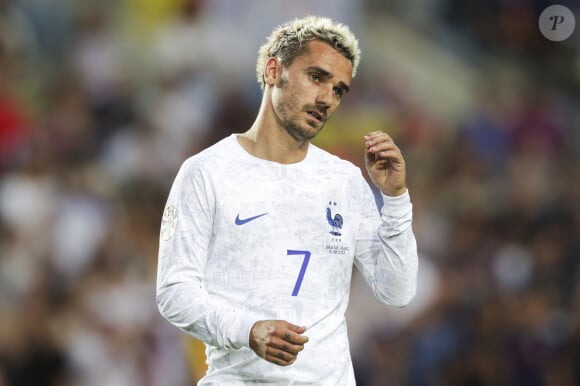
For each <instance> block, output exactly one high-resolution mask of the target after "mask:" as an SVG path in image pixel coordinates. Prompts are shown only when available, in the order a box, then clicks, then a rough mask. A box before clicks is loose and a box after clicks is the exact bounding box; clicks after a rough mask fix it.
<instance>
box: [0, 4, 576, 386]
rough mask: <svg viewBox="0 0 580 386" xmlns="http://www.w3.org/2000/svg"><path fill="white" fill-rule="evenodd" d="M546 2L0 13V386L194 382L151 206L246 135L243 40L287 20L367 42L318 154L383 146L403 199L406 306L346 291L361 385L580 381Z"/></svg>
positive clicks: (567, 68)
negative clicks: (410, 209) (167, 302)
mask: <svg viewBox="0 0 580 386" xmlns="http://www.w3.org/2000/svg"><path fill="white" fill-rule="evenodd" d="M560 3H561V4H566V2H565V1H562V2H560ZM468 4H469V5H468ZM547 5H549V3H548V2H543V1H539V0H537V1H531V0H529V1H525V0H521V1H507V0H489V1H474V2H461V1H458V0H430V1H392V2H382V1H378V0H366V1H354V0H353V1H349V0H337V1H332V0H320V1H317V2H315V3H313V2H308V1H298V0H297V1H292V2H285V1H284V2H282V1H280V2H276V1H268V2H263V1H259V0H252V1H250V0H248V1H234V0H163V1H162V0H148V1H142V0H122V1H115V0H101V1H96V0H95V1H89V2H78V1H75V0H62V1H48V2H47V1H42V0H0V386H43V385H47V386H73V385H74V386H76V385H78V386H93V385H95V386H96V385H99V386H161V385H163V386H166V385H171V386H191V385H194V384H195V381H196V379H197V378H198V377H199V376H200V373H201V372H203V371H204V363H203V360H204V358H203V352H200V349H199V342H196V341H194V340H193V339H192V338H190V337H187V336H185V334H183V333H181V332H179V331H178V330H177V329H176V328H175V327H173V326H171V325H169V323H168V322H166V321H164V320H163V319H162V318H161V317H160V316H159V314H158V312H157V308H156V305H155V277H156V263H157V261H156V259H157V246H158V235H159V226H160V220H161V214H162V210H163V206H164V204H165V199H166V196H167V193H168V191H169V188H170V185H171V182H172V181H173V178H174V176H175V174H176V172H177V169H178V168H179V165H180V164H181V162H182V161H183V160H184V159H185V158H187V157H188V156H189V155H192V154H194V153H196V152H197V151H199V150H201V149H202V148H204V147H206V146H208V145H210V144H212V143H214V142H216V141H217V140H219V139H221V138H223V137H224V136H227V135H229V134H230V133H232V132H242V131H244V130H246V129H247V128H248V127H249V125H250V124H251V123H252V121H253V118H254V116H255V114H256V110H257V107H258V104H259V99H260V96H261V93H260V90H259V87H258V85H257V83H256V81H255V75H254V74H255V70H254V63H255V58H256V54H257V50H258V48H259V46H260V45H261V44H262V43H263V41H264V39H265V36H267V35H268V34H269V32H270V31H271V29H272V28H273V27H274V26H276V25H278V24H280V23H281V22H283V21H285V20H287V19H289V18H293V17H299V16H304V15H306V14H318V15H325V16H329V17H332V18H335V19H337V20H339V21H342V22H345V23H347V24H349V25H350V26H351V27H352V29H353V31H354V32H355V33H356V34H357V35H358V36H359V39H360V41H361V46H362V50H363V59H362V63H361V69H360V71H359V74H358V75H357V77H356V78H355V79H354V81H353V91H352V92H351V93H350V94H349V96H348V97H347V98H346V99H345V101H344V105H343V106H342V107H341V110H339V112H337V114H336V116H335V117H333V119H332V120H331V121H330V122H329V123H328V125H327V127H326V128H325V130H324V131H323V133H321V135H320V136H319V137H318V138H317V139H316V143H317V144H318V145H319V146H321V147H324V148H326V149H328V150H330V151H332V152H334V153H337V154H339V155H341V156H342V157H344V158H346V159H350V160H351V161H352V162H354V163H356V164H358V165H359V166H361V167H362V166H363V165H362V162H361V161H362V135H363V134H364V133H365V132H367V131H371V130H376V129H383V130H386V131H388V132H390V133H392V135H393V136H394V137H395V138H396V140H397V142H398V143H399V145H400V146H401V148H402V149H403V152H404V154H405V156H406V160H407V163H408V170H409V172H408V184H409V189H410V192H411V196H412V200H413V204H414V215H415V220H414V229H415V233H416V236H417V240H418V247H419V253H420V274H419V288H418V294H417V297H416V299H415V300H414V302H413V303H412V304H411V305H410V306H409V307H407V308H405V309H393V308H388V307H384V306H382V305H380V304H378V303H377V302H376V301H375V300H374V299H372V295H371V293H370V290H368V289H367V288H366V287H365V284H364V283H363V282H362V280H361V278H360V276H359V275H358V274H357V273H356V272H355V274H354V276H353V288H352V294H351V306H350V309H349V311H348V314H347V318H348V319H349V332H350V336H351V351H352V355H353V361H354V365H355V371H356V374H357V381H358V384H359V385H361V386H383V385H385V386H387V385H394V386H397V385H409V386H445V385H450V386H455V385H457V386H479V385H494V386H495V385H515V386H569V385H580V269H579V265H580V183H579V181H580V110H579V109H578V108H577V106H578V105H579V104H580V103H579V102H580V66H578V63H580V43H578V42H580V34H579V33H578V31H576V32H575V33H574V34H573V35H572V36H571V37H570V38H569V39H568V40H567V41H565V42H559V43H556V42H551V41H548V40H547V39H544V38H543V37H542V36H541V34H540V33H539V32H538V30H537V17H538V15H539V13H540V12H541V10H542V9H543V8H545V7H546V6H547ZM568 6H570V7H571V9H572V10H573V11H574V12H575V13H576V14H578V13H577V12H578V9H575V8H573V7H572V5H569V4H568ZM395 27H396V28H395ZM385 31H388V32H389V33H385ZM411 37H412V38H411ZM402 41H404V42H406V43H405V45H402V44H401V45H399V47H401V48H400V49H399V50H390V49H389V48H388V47H393V46H395V45H396V44H397V42H399V43H400V42H402ZM408 42H413V43H412V44H411V43H408ZM418 47H422V48H420V49H419V48H418ZM427 49H428V50H429V51H428V52H434V53H435V52H436V53H437V54H436V55H438V56H437V57H438V58H439V57H441V58H445V60H435V59H432V62H429V63H425V62H422V63H418V62H417V61H413V59H412V58H414V57H417V56H413V55H412V54H413V53H414V54H415V55H417V54H418V52H419V51H421V52H427V51H425V50H427ZM433 55H435V54H433ZM439 55H441V56H439ZM397 58H406V59H405V60H407V61H406V62H404V61H403V59H401V60H400V61H398V62H397V60H396V59H397ZM430 58H435V56H430ZM442 63H443V64H442ZM397 65H398V67H397ZM450 66H453V67H452V68H453V69H454V70H453V71H451V74H449V72H450V71H449V68H451V67H450ZM445 69H447V73H446V72H445ZM412 71H415V72H412ZM407 74H417V76H410V75H407ZM419 74H420V75H419ZM466 74H467V75H466ZM445 76H447V78H445ZM437 82H439V83H437ZM379 204H380V203H379Z"/></svg>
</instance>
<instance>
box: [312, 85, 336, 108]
mask: <svg viewBox="0 0 580 386" xmlns="http://www.w3.org/2000/svg"><path fill="white" fill-rule="evenodd" d="M333 101H334V99H333V90H332V85H330V84H329V85H328V86H324V87H320V88H319V89H318V95H317V98H316V103H317V104H318V106H319V107H324V108H325V109H328V108H330V107H331V106H332V103H333Z"/></svg>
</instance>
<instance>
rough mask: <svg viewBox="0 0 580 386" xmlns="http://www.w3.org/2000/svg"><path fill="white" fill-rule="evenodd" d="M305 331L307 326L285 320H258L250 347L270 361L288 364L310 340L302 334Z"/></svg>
mask: <svg viewBox="0 0 580 386" xmlns="http://www.w3.org/2000/svg"><path fill="white" fill-rule="evenodd" d="M305 331H306V327H300V326H296V325H294V324H292V323H288V322H286V321H284V320H262V321H258V322H256V323H254V325H253V326H252V329H251V330H250V348H251V349H252V350H254V352H255V353H256V354H257V355H258V356H259V357H261V358H264V359H265V360H267V361H268V362H272V363H274V364H276V365H279V366H288V365H291V364H292V363H294V362H295V361H296V357H297V355H298V353H299V352H300V351H302V350H304V344H305V343H306V342H308V337H306V336H304V335H302V334H303V333H304V332H305Z"/></svg>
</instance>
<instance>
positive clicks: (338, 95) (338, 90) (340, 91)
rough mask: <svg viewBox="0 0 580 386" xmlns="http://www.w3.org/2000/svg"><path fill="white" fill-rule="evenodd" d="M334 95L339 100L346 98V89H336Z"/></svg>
mask: <svg viewBox="0 0 580 386" xmlns="http://www.w3.org/2000/svg"><path fill="white" fill-rule="evenodd" d="M334 95H336V96H337V97H339V98H342V97H343V96H344V89H343V88H341V87H335V88H334Z"/></svg>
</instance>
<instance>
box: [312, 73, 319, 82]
mask: <svg viewBox="0 0 580 386" xmlns="http://www.w3.org/2000/svg"><path fill="white" fill-rule="evenodd" d="M310 79H312V80H313V81H315V82H320V80H321V78H320V75H318V74H317V73H315V72H313V73H311V74H310Z"/></svg>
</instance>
